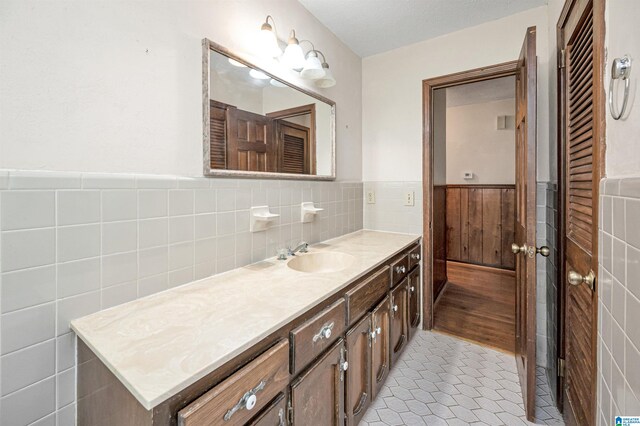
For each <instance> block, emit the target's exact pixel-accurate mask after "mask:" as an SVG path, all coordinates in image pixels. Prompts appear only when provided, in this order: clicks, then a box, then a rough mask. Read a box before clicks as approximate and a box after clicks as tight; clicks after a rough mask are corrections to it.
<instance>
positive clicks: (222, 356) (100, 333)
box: [71, 230, 419, 410]
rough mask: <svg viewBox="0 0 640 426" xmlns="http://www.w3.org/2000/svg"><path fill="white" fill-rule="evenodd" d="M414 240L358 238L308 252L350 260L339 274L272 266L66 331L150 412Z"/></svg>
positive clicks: (176, 291) (148, 300)
mask: <svg viewBox="0 0 640 426" xmlns="http://www.w3.org/2000/svg"><path fill="white" fill-rule="evenodd" d="M418 239H419V236H417V235H408V234H396V233H389V232H379V231H367V230H363V231H357V232H354V233H351V234H348V235H344V236H341V237H338V238H334V239H332V240H328V241H325V242H322V243H319V244H316V245H313V246H311V247H310V248H309V252H310V253H314V252H320V251H337V252H345V253H349V254H351V255H353V256H354V257H355V260H354V261H353V263H352V264H351V265H350V266H349V267H347V268H346V269H344V270H342V271H339V272H330V273H304V272H298V271H295V270H293V269H291V268H289V267H287V266H286V263H287V262H286V261H279V260H276V259H275V258H271V259H267V260H265V261H263V262H259V263H254V264H252V265H248V266H245V267H242V268H238V269H234V270H232V271H229V272H226V273H223V274H220V275H214V276H212V277H209V278H205V279H202V280H199V281H195V282H193V283H189V284H185V285H183V286H180V287H176V288H173V289H170V290H167V291H163V292H161V293H157V294H154V295H151V296H148V297H145V298H142V299H138V300H134V301H132V302H129V303H125V304H123V305H119V306H115V307H113V308H110V309H106V310H104V311H101V312H97V313H95V314H92V315H88V316H86V317H83V318H79V319H76V320H74V321H72V322H71V328H72V329H73V330H74V331H75V332H76V333H77V335H78V337H80V339H82V341H83V342H85V343H86V344H87V346H88V347H89V348H91V350H92V351H93V352H95V354H96V355H97V356H98V358H99V359H100V360H101V361H102V362H103V363H104V364H105V365H106V366H107V367H108V368H109V370H111V372H112V373H113V374H114V375H115V376H116V377H118V378H119V379H120V381H121V382H122V383H123V384H124V385H125V386H126V387H127V389H128V390H129V391H130V392H131V393H132V394H133V395H134V396H135V397H136V399H137V400H138V401H139V402H140V404H141V405H142V406H143V407H145V408H146V409H148V410H150V409H152V408H154V407H155V406H157V405H158V404H160V403H161V402H162V401H164V400H166V399H167V398H169V397H171V396H173V395H174V394H176V393H177V392H179V391H181V390H183V389H185V388H186V387H187V386H189V385H191V384H193V383H195V382H196V381H197V380H199V379H201V378H202V377H204V376H206V375H207V374H209V373H211V372H212V371H214V370H215V369H216V368H218V367H220V366H221V365H223V364H224V363H225V362H227V361H229V360H230V359H232V358H234V357H235V356H237V355H239V354H241V353H242V352H244V351H245V350H247V349H249V348H250V347H251V346H253V345H254V344H256V343H257V342H259V341H260V340H262V339H263V338H264V337H266V336H268V335H269V334H271V333H272V332H274V331H276V330H278V329H279V328H280V327H282V326H283V325H285V324H287V323H288V322H290V321H291V320H293V319H294V318H296V317H298V316H299V315H300V314H302V313H304V312H305V311H306V310H308V309H310V308H312V307H313V306H315V305H316V304H318V303H319V302H321V301H322V300H324V299H326V298H328V297H330V296H331V295H333V294H335V293H336V292H338V291H340V290H341V289H343V288H344V287H346V286H347V285H348V284H350V283H351V282H353V281H354V280H355V279H357V278H359V277H360V276H362V275H364V274H366V273H367V272H369V271H370V270H371V269H372V268H374V267H375V266H376V265H378V264H379V263H381V262H382V261H384V260H385V259H386V258H388V257H390V256H392V255H395V254H396V253H398V252H399V251H401V250H402V249H403V248H405V247H406V246H408V245H409V244H411V243H413V242H415V241H417V240H418ZM302 256H304V254H302Z"/></svg>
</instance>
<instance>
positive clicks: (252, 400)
mask: <svg viewBox="0 0 640 426" xmlns="http://www.w3.org/2000/svg"><path fill="white" fill-rule="evenodd" d="M266 385H267V382H266V381H264V380H262V381H261V382H260V383H258V385H257V386H256V387H255V388H253V389H251V390H248V391H247V392H245V393H244V395H242V398H240V400H239V401H238V402H236V405H234V406H233V407H231V409H230V410H229V411H227V413H226V414H225V415H224V417H223V419H224V420H225V421H229V420H230V419H231V416H233V415H234V414H235V413H236V412H237V411H240V410H242V409H245V410H252V409H253V408H254V407H255V406H256V404H257V403H258V397H257V396H256V394H257V393H258V392H260V391H261V390H262V389H264V387H265V386H266Z"/></svg>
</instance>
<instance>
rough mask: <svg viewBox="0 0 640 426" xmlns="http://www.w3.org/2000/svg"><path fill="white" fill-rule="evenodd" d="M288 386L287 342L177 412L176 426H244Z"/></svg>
mask: <svg viewBox="0 0 640 426" xmlns="http://www.w3.org/2000/svg"><path fill="white" fill-rule="evenodd" d="M288 384H289V342H288V341H287V340H280V341H279V342H278V343H276V344H275V345H274V346H273V347H272V348H270V349H269V350H267V351H266V352H265V353H263V354H261V355H260V356H258V357H257V358H256V359H254V360H253V361H251V362H250V363H249V364H247V365H246V366H245V367H243V368H241V369H240V370H238V371H237V372H235V373H234V374H232V375H231V376H229V377H228V378H227V379H225V380H224V381H222V382H221V383H220V384H218V385H217V386H215V387H213V388H212V389H211V390H210V391H208V392H207V393H205V394H204V395H202V396H201V397H200V398H198V399H196V400H195V401H194V402H192V403H191V404H189V405H188V406H187V407H185V408H184V409H182V410H180V412H179V413H178V425H179V426H213V425H219V424H225V425H230V426H231V425H244V424H246V423H247V422H248V421H249V420H250V419H251V418H252V417H254V416H255V415H256V414H257V413H259V412H260V411H261V410H262V409H263V408H265V407H267V406H268V405H269V402H271V401H272V400H273V398H274V397H275V396H277V395H278V394H279V393H280V392H281V391H283V390H284V389H286V388H287V385H288Z"/></svg>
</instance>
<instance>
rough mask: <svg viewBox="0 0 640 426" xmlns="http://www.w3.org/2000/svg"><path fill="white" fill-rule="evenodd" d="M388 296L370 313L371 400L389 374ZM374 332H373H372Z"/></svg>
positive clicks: (389, 310)
mask: <svg viewBox="0 0 640 426" xmlns="http://www.w3.org/2000/svg"><path fill="white" fill-rule="evenodd" d="M390 312H391V307H390V304H389V296H387V297H385V298H384V299H383V300H382V302H380V303H379V304H378V306H376V308H375V309H374V310H373V312H372V313H371V379H370V382H371V400H372V401H373V399H374V398H375V397H376V396H377V395H378V392H380V389H382V385H384V381H385V380H386V378H387V376H388V375H389V364H390V362H389V361H390V360H389V313H390ZM374 333H375V334H374Z"/></svg>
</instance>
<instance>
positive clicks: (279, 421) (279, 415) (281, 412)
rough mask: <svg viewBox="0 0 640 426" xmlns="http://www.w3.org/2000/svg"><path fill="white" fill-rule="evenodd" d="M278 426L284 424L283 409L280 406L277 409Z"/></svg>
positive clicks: (283, 425)
mask: <svg viewBox="0 0 640 426" xmlns="http://www.w3.org/2000/svg"><path fill="white" fill-rule="evenodd" d="M278 426H285V423H284V410H283V409H282V408H281V409H280V410H279V411H278Z"/></svg>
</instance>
